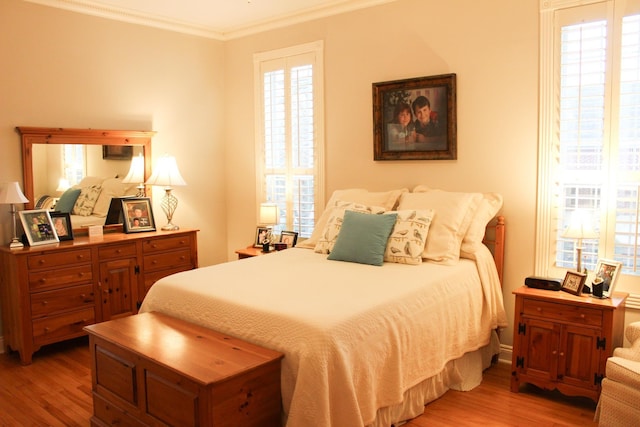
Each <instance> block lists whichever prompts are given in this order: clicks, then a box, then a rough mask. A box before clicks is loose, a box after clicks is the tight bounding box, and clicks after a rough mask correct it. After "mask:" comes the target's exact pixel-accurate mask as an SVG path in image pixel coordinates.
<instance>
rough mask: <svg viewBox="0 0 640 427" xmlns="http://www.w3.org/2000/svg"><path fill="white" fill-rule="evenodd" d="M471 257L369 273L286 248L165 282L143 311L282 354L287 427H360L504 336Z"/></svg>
mask: <svg viewBox="0 0 640 427" xmlns="http://www.w3.org/2000/svg"><path fill="white" fill-rule="evenodd" d="M478 258H479V261H475V262H474V261H470V260H461V261H460V263H459V264H458V265H456V266H440V265H435V264H431V263H423V264H422V265H419V266H411V265H403V264H393V263H385V264H384V266H382V267H374V266H368V265H361V264H354V263H347V262H339V261H329V260H327V259H326V255H320V254H316V253H314V252H313V251H312V250H308V249H288V250H286V251H282V252H278V253H275V254H272V255H268V256H260V257H254V258H250V259H245V260H240V261H235V262H229V263H225V264H219V265H215V266H211V267H205V268H200V269H196V270H191V271H187V272H183V273H178V274H175V275H172V276H169V277H166V278H164V279H162V280H160V281H158V282H157V283H156V284H155V285H154V286H153V287H152V288H151V290H150V291H149V293H148V294H147V297H146V298H145V300H144V303H143V305H142V308H141V310H140V311H141V312H144V311H160V312H163V313H166V314H168V315H171V316H174V317H178V318H182V319H185V320H188V321H190V322H193V323H197V324H200V325H203V326H206V327H209V328H211V329H215V330H218V331H221V332H223V333H226V334H229V335H233V336H237V337H240V338H242V339H245V340H247V341H250V342H253V343H256V344H258V345H261V346H264V347H267V348H271V349H275V350H278V351H280V352H282V353H284V354H285V358H284V359H283V362H282V384H281V385H282V397H283V406H284V411H285V414H286V417H287V424H286V425H287V426H288V427H308V426H327V427H329V426H360V425H366V424H369V423H371V422H373V420H374V418H375V414H376V410H377V409H378V408H381V407H385V406H389V405H392V404H397V403H399V402H400V401H401V400H402V395H403V392H404V391H405V390H407V389H409V388H411V387H412V386H414V385H416V384H417V383H419V382H421V381H423V380H424V379H426V378H429V377H431V376H433V375H435V374H437V373H438V372H440V371H441V370H442V369H443V367H444V365H445V364H446V362H448V361H449V360H452V359H455V358H458V357H460V356H461V355H463V354H464V353H466V352H469V351H473V350H476V349H478V348H480V347H482V346H484V345H486V344H487V343H488V342H489V338H490V333H491V330H492V329H494V328H496V327H498V326H506V317H505V313H504V308H503V305H502V293H501V289H500V284H499V281H498V277H497V273H496V271H495V266H494V264H493V259H492V258H491V255H490V253H489V251H488V250H487V251H486V253H484V252H483V253H482V254H481V255H480V256H479V257H478ZM476 263H477V264H478V268H477V267H476ZM479 272H480V274H479ZM480 276H482V280H481V281H480ZM480 282H482V284H480Z"/></svg>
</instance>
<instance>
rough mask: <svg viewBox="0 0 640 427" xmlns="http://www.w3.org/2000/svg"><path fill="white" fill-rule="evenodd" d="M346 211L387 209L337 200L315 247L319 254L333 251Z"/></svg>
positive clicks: (380, 211)
mask: <svg viewBox="0 0 640 427" xmlns="http://www.w3.org/2000/svg"><path fill="white" fill-rule="evenodd" d="M345 211H354V212H360V213H365V214H381V213H384V211H385V209H384V208H383V207H381V206H365V205H362V204H360V203H352V202H340V201H338V202H336V204H335V207H333V208H332V209H331V212H330V214H329V219H328V221H327V224H326V225H325V227H324V230H323V231H322V235H321V236H320V238H319V239H318V243H316V246H315V248H314V251H315V252H317V253H319V254H328V253H331V250H332V249H333V245H335V243H336V239H337V238H338V233H340V228H341V227H342V220H343V218H344V213H345Z"/></svg>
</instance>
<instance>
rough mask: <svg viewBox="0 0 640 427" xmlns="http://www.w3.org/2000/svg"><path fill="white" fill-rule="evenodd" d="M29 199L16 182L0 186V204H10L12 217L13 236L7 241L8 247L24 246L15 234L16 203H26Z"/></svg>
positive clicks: (17, 247) (18, 247)
mask: <svg viewBox="0 0 640 427" xmlns="http://www.w3.org/2000/svg"><path fill="white" fill-rule="evenodd" d="M28 201H29V200H27V198H26V197H25V196H24V194H22V190H20V186H19V185H18V183H17V182H8V183H5V184H4V185H3V186H2V188H0V204H3V205H8V204H10V205H11V216H12V217H13V218H12V219H13V238H12V239H11V242H9V248H10V249H20V248H22V247H24V245H23V244H22V242H21V241H20V240H19V239H18V236H17V235H16V203H27V202H28Z"/></svg>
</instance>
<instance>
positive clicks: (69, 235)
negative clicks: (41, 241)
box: [49, 212, 73, 242]
mask: <svg viewBox="0 0 640 427" xmlns="http://www.w3.org/2000/svg"><path fill="white" fill-rule="evenodd" d="M49 215H50V216H51V221H53V229H54V230H55V231H56V234H57V235H58V240H60V241H61V242H62V241H63V240H73V228H72V227H71V217H70V216H69V214H68V213H63V212H51V213H50V214H49Z"/></svg>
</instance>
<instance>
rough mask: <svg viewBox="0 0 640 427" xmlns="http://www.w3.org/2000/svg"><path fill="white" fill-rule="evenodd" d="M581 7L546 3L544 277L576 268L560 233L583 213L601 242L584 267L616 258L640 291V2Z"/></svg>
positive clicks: (541, 192)
mask: <svg viewBox="0 0 640 427" xmlns="http://www.w3.org/2000/svg"><path fill="white" fill-rule="evenodd" d="M549 3H553V4H551V5H549ZM576 4H577V2H575V1H573V0H568V1H567V0H558V1H555V2H543V3H542V6H541V7H542V9H541V41H540V50H541V52H540V59H541V61H540V64H541V65H540V97H541V98H540V149H539V171H538V176H539V178H538V231H537V235H536V240H537V245H536V248H537V249H536V273H537V274H544V275H550V276H554V277H562V276H563V275H564V271H566V269H568V268H575V266H576V263H577V260H576V258H575V257H576V251H575V245H576V242H575V241H574V240H572V239H565V238H563V237H562V234H563V232H564V230H565V229H566V228H567V226H568V225H569V221H570V219H571V216H572V215H575V214H578V213H579V214H581V215H586V216H587V217H589V218H590V219H591V220H592V223H593V225H594V229H595V230H596V232H597V233H598V236H599V237H598V238H597V239H592V240H585V241H584V242H583V260H582V262H583V265H584V266H585V267H586V268H587V269H589V270H593V269H594V268H595V265H596V263H597V260H598V258H609V259H615V260H617V261H620V262H622V264H623V269H622V272H623V275H625V278H624V279H622V280H623V281H626V282H627V283H633V285H634V286H640V219H639V218H640V2H638V1H637V0H635V1H631V0H628V1H627V0H609V1H589V0H583V1H581V2H579V3H578V5H576Z"/></svg>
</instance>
